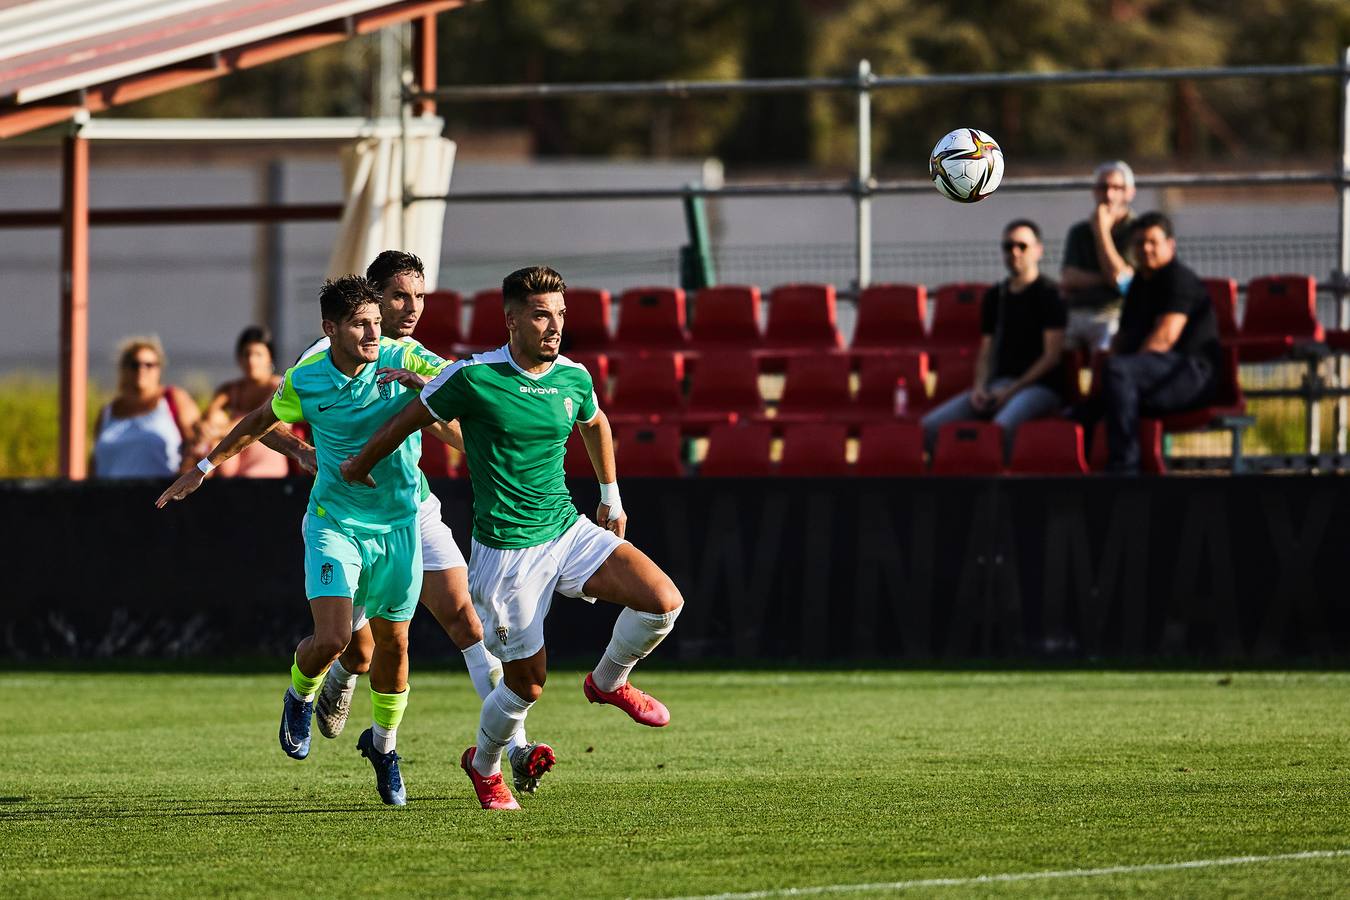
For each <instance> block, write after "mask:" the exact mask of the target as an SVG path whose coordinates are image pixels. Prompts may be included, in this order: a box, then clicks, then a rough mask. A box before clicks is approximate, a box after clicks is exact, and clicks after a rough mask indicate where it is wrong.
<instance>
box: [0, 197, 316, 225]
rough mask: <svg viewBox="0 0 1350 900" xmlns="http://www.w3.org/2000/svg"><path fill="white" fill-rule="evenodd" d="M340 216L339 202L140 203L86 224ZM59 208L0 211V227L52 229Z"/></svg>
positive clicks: (101, 213) (94, 215) (92, 216)
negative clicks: (140, 204) (217, 204)
mask: <svg viewBox="0 0 1350 900" xmlns="http://www.w3.org/2000/svg"><path fill="white" fill-rule="evenodd" d="M340 218H342V204H341V203H287V204H284V205H272V206H266V205H264V206H140V207H124V208H112V209H94V210H90V211H89V224H90V225H93V226H98V227H103V226H116V225H238V224H248V223H254V222H329V221H333V220H335V219H340ZM61 224H62V214H61V212H60V211H59V210H56V211H53V210H24V211H21V212H0V228H56V227H58V226H60V225H61Z"/></svg>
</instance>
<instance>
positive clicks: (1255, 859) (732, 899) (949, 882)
mask: <svg viewBox="0 0 1350 900" xmlns="http://www.w3.org/2000/svg"><path fill="white" fill-rule="evenodd" d="M1340 856H1350V850H1308V851H1305V852H1303V853H1277V854H1274V855H1272V856H1229V857H1226V858H1224V859H1192V860H1187V861H1186V862H1173V863H1143V864H1141V865H1137V866H1107V867H1106V868H1102V869H1062V870H1059V871H1051V872H1010V873H1006V874H1003V875H975V876H971V877H969V878H920V879H916V880H913V881H880V882H875V883H873V884H825V885H820V886H818V887H800V888H775V889H772V890H767V891H746V892H745V893H741V894H701V895H698V896H694V897H676V898H671V900H759V898H761V897H809V896H813V895H817V894H851V893H856V892H858V891H904V890H909V889H910V888H926V887H960V886H962V885H975V884H1001V883H1004V882H1009V881H1039V880H1042V879H1047V878H1099V877H1101V876H1102V875H1132V874H1135V873H1137V872H1169V871H1173V870H1177V869H1211V868H1215V867H1217V866H1244V865H1251V864H1252V863H1266V862H1283V861H1286V860H1299V859H1332V858H1335V857H1340Z"/></svg>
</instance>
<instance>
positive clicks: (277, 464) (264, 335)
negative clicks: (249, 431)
mask: <svg viewBox="0 0 1350 900" xmlns="http://www.w3.org/2000/svg"><path fill="white" fill-rule="evenodd" d="M234 358H235V361H236V362H237V363H238V364H239V370H240V371H241V372H243V375H244V377H243V378H237V379H235V380H234V381H228V382H226V383H225V384H222V385H221V386H220V387H218V388H216V393H215V396H213V397H212V398H211V402H210V403H209V404H208V405H207V407H206V412H205V413H203V414H202V423H201V428H200V441H201V443H202V444H203V445H204V447H203V448H202V450H201V452H200V453H196V454H195V455H197V456H204V455H205V452H206V451H207V450H210V449H211V448H212V447H214V446H215V445H216V444H217V443H218V442H219V441H220V439H221V438H223V437H225V435H227V434H229V432H230V429H231V428H233V427H234V426H235V423H237V422H238V421H239V420H240V419H242V418H243V417H244V416H245V415H247V414H248V413H251V412H253V410H255V409H257V408H258V407H259V406H261V405H262V404H263V403H264V402H265V401H266V400H267V398H268V397H270V396H272V394H273V393H274V392H275V391H276V389H277V385H279V384H281V377H280V376H279V375H277V374H276V366H275V364H274V361H273V354H272V333H271V332H270V331H268V330H267V329H266V328H260V327H258V326H257V325H250V326H249V327H247V328H245V329H244V330H243V331H242V332H240V334H239V338H238V340H236V341H235V345H234ZM216 471H217V472H218V473H219V474H220V475H221V476H222V477H225V478H234V477H240V478H285V477H286V475H287V474H288V467H287V463H286V457H285V456H283V455H282V454H280V453H278V452H276V451H275V450H271V449H269V448H268V447H266V446H264V445H263V444H262V443H261V442H259V443H256V444H253V445H252V446H249V447H246V448H244V450H243V451H242V452H240V453H239V454H237V455H236V456H234V457H233V458H232V459H229V460H227V461H225V462H223V463H221V464H220V465H219V466H217V467H216Z"/></svg>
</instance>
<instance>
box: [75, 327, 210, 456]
mask: <svg viewBox="0 0 1350 900" xmlns="http://www.w3.org/2000/svg"><path fill="white" fill-rule="evenodd" d="M117 367H118V377H117V395H116V396H115V397H113V399H112V402H110V403H109V404H108V405H107V406H105V407H103V409H102V410H101V411H100V412H99V416H98V432H97V436H96V437H95V440H94V461H93V474H94V475H95V476H96V477H98V478H164V477H173V476H175V475H177V474H179V472H181V471H182V470H183V468H184V455H183V448H184V447H185V446H186V445H187V444H188V438H189V436H190V435H192V434H193V432H194V430H195V428H196V425H197V421H198V419H199V418H200V417H201V414H200V413H199V412H198V410H197V404H196V403H194V402H193V400H192V397H191V396H190V395H189V394H188V392H187V391H185V390H183V389H182V388H180V387H174V386H172V385H170V386H168V387H165V386H164V385H163V384H161V383H160V375H161V373H162V372H163V369H164V348H163V347H162V346H161V345H160V343H159V338H156V337H134V338H129V339H127V340H126V341H125V342H124V343H123V344H122V347H121V349H120V350H119V351H118V354H117ZM191 460H192V458H191V456H188V462H187V465H189V466H190V465H191V464H192V462H191Z"/></svg>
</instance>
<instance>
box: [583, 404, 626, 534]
mask: <svg viewBox="0 0 1350 900" xmlns="http://www.w3.org/2000/svg"><path fill="white" fill-rule="evenodd" d="M577 428H578V429H580V431H581V440H582V442H583V443H584V444H585V445H586V455H587V456H589V457H590V458H591V465H592V466H593V467H595V477H596V478H598V479H599V480H600V506H599V508H598V509H596V511H595V524H597V525H599V526H600V527H601V528H608V529H609V530H610V531H612V532H614V533H615V534H617V535H618V536H619V537H623V533H624V531H626V530H627V528H628V514H627V513H625V512H624V511H623V503H622V502H621V501H620V500H619V474H618V468H617V467H616V466H615V465H614V432H613V431H612V430H611V429H610V427H609V418H608V417H607V416H606V415H605V413H604V411H603V410H596V412H595V418H594V419H591V420H590V421H589V422H578V423H577Z"/></svg>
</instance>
